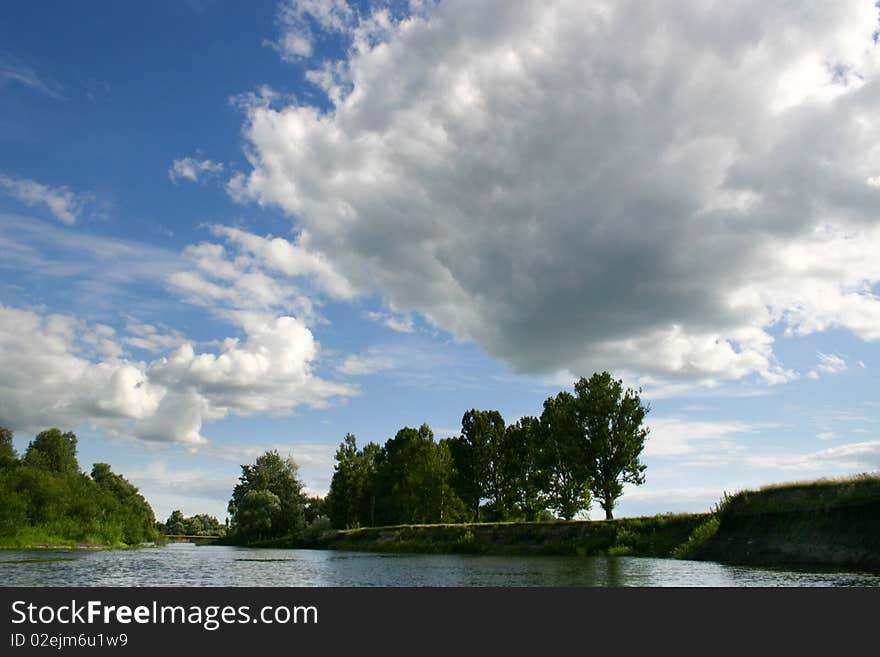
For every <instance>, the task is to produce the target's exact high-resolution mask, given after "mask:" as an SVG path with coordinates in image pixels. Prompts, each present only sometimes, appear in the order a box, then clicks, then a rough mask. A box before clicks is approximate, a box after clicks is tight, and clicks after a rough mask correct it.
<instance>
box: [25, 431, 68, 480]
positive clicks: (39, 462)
mask: <svg viewBox="0 0 880 657" xmlns="http://www.w3.org/2000/svg"><path fill="white" fill-rule="evenodd" d="M76 442H77V441H76V434H74V433H73V432H72V431H67V432H65V433H62V432H61V430H60V429H47V430H46V431H42V432H40V433H39V434H37V437H36V438H34V439H33V440H32V441H31V443H30V445H28V448H27V451H26V452H25V454H24V461H25V463H26V464H27V465H29V466H31V467H37V468H45V469H47V470H52V471H53V472H59V473H66V474H71V473H78V472H79V471H80V469H79V463H78V462H77V460H76Z"/></svg>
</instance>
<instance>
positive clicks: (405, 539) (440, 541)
mask: <svg viewBox="0 0 880 657" xmlns="http://www.w3.org/2000/svg"><path fill="white" fill-rule="evenodd" d="M708 517H709V514H683V515H673V514H666V515H658V516H652V517H646V518H623V519H620V520H607V521H556V522H513V523H479V524H450V525H398V526H393V527H366V528H361V529H350V530H341V531H330V532H325V533H323V534H321V535H319V536H313V537H311V538H309V539H308V540H304V539H302V538H300V539H297V540H290V539H287V540H279V541H271V542H265V543H261V544H259V545H260V546H262V547H311V548H321V549H329V550H355V551H364V552H411V553H428V554H441V553H444V554H495V555H535V554H545V555H582V556H592V555H608V554H610V555H634V556H645V557H648V556H651V557H656V556H660V557H668V556H670V555H671V554H672V551H673V550H674V549H675V547H676V546H678V545H680V544H681V543H683V542H685V541H686V540H687V539H688V536H690V534H691V533H692V532H693V530H694V529H695V528H696V527H698V526H699V525H700V524H702V523H703V522H705V521H706V519H707V518H708Z"/></svg>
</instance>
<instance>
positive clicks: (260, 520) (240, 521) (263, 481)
mask: <svg viewBox="0 0 880 657" xmlns="http://www.w3.org/2000/svg"><path fill="white" fill-rule="evenodd" d="M250 493H260V494H259V495H256V494H255V495H251V497H250V498H249V500H248V501H247V503H245V498H246V497H247V496H248V495H249V494H250ZM263 493H269V494H270V495H264V494H263ZM305 500H306V497H305V494H304V493H303V484H302V482H301V481H300V479H299V467H298V466H297V464H296V461H294V460H293V458H292V457H289V456H288V457H287V458H283V457H282V456H281V455H280V454H279V453H278V451H277V450H270V451H267V452H265V453H264V454H263V455H261V456H259V457H258V458H257V460H256V462H255V463H254V464H253V465H242V466H241V476H240V477H239V478H238V483H237V484H236V485H235V488H234V489H233V491H232V498H231V499H230V500H229V507H228V508H229V514H230V516H231V517H232V526H233V527H234V530H235V532H236V534H237V535H239V536H240V537H241V538H242V539H243V540H245V541H247V540H253V536H254V535H259V537H260V538H276V537H281V536H287V535H290V534H292V533H294V532H296V531H298V530H300V529H302V528H303V526H304V525H305ZM263 503H265V504H266V505H267V506H266V508H265V509H263V510H260V509H258V508H257V507H258V505H259V504H263ZM242 505H244V506H242Z"/></svg>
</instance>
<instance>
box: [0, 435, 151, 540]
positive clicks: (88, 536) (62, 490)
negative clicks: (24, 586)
mask: <svg viewBox="0 0 880 657" xmlns="http://www.w3.org/2000/svg"><path fill="white" fill-rule="evenodd" d="M7 437H8V438H9V440H8V441H7V440H6V438H7ZM4 443H8V444H9V445H11V433H10V432H9V431H7V430H5V429H0V454H2V453H4V452H5V454H6V456H7V457H8V456H9V451H8V450H3V449H2V445H3V444H4ZM76 444H77V439H76V436H75V435H74V434H73V433H72V432H66V433H62V432H61V431H60V430H59V429H49V430H47V431H43V432H41V433H40V434H38V435H37V437H36V438H34V440H33V441H31V443H30V445H28V448H27V451H26V452H25V456H24V458H23V459H21V460H18V459H16V458H12V459H9V458H5V459H3V458H0V499H2V500H3V503H2V504H0V543H2V544H4V545H17V546H27V545H31V544H34V543H43V544H52V545H72V544H75V543H94V544H101V545H121V544H127V545H137V544H140V543H144V542H148V541H153V540H155V538H156V529H155V518H154V516H153V510H152V509H151V508H150V505H149V504H148V503H147V501H146V500H145V499H144V498H143V497H142V496H141V495H140V493H139V492H138V490H137V488H135V487H134V486H133V485H132V484H130V483H129V482H128V481H127V480H126V479H125V478H124V477H122V476H121V475H117V474H115V473H113V472H112V470H111V469H110V466H109V465H107V464H106V463H97V464H95V466H94V468H93V469H92V474H91V476H89V475H86V474H84V473H83V472H82V471H80V468H79V463H78V462H77V458H76ZM13 455H14V452H13Z"/></svg>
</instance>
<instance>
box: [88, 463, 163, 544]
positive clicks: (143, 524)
mask: <svg viewBox="0 0 880 657" xmlns="http://www.w3.org/2000/svg"><path fill="white" fill-rule="evenodd" d="M77 469H79V468H78V467H77ZM92 481H94V482H95V483H96V484H97V486H98V489H99V490H100V492H101V493H103V498H104V506H105V509H108V510H109V511H105V517H107V518H108V519H112V520H114V521H115V522H116V523H117V524H118V525H119V526H120V527H121V528H122V541H123V542H125V543H128V544H129V545H132V544H137V543H143V542H144V541H152V540H154V539H155V538H156V518H155V516H154V515H153V509H152V508H151V507H150V505H149V503H148V502H147V500H145V499H144V497H143V496H142V495H141V494H140V492H139V491H138V489H137V487H136V486H134V485H133V484H132V483H131V482H129V481H128V480H127V479H126V478H125V477H123V476H122V475H119V474H116V473H115V472H113V471H112V470H111V469H110V466H109V465H108V464H107V463H95V464H94V465H93V466H92Z"/></svg>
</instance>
